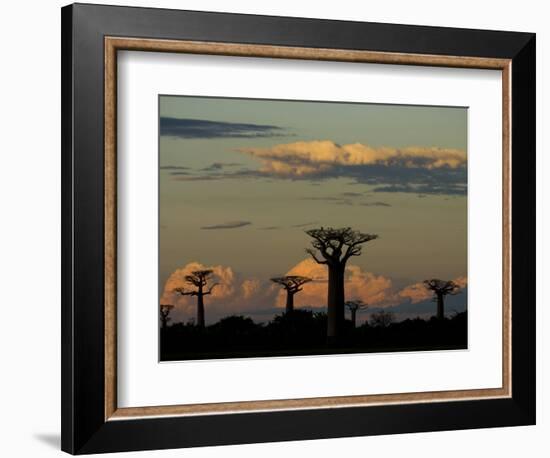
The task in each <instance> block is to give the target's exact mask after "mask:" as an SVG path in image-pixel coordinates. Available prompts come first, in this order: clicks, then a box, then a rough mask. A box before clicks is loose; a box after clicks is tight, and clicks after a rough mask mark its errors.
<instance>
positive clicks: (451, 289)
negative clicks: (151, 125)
mask: <svg viewBox="0 0 550 458" xmlns="http://www.w3.org/2000/svg"><path fill="white" fill-rule="evenodd" d="M158 109H159V119H158V123H159V124H158V128H159V142H158V148H159V151H158V154H159V171H158V173H159V223H158V224H159V226H158V230H159V260H158V261H159V279H158V285H159V299H160V300H159V304H158V307H159V315H158V324H159V359H160V361H184V360H198V359H221V358H246V357H277V356H301V355H328V354H349V353H372V352H408V351H434V350H439V351H454V350H464V349H467V348H468V238H467V228H468V199H467V195H468V186H467V183H468V174H467V170H468V167H467V166H468V162H467V160H468V154H467V146H468V108H467V107H458V106H416V105H395V104H380V103H363V102H361V103H356V102H347V101H319V100H271V99H249V98H225V97H206V96H186V95H174V94H163V95H159V98H158Z"/></svg>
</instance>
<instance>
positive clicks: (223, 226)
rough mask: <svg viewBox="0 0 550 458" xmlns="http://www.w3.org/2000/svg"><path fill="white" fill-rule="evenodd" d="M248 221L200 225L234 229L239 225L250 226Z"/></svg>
mask: <svg viewBox="0 0 550 458" xmlns="http://www.w3.org/2000/svg"><path fill="white" fill-rule="evenodd" d="M251 224H252V223H251V222H250V221H228V222H226V223H220V224H213V225H211V226H202V227H201V229H207V230H211V229H236V228H239V227H244V226H250V225H251Z"/></svg>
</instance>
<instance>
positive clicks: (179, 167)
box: [159, 165, 189, 170]
mask: <svg viewBox="0 0 550 458" xmlns="http://www.w3.org/2000/svg"><path fill="white" fill-rule="evenodd" d="M159 168H160V169H161V170H189V167H184V166H183V165H161V166H160V167H159Z"/></svg>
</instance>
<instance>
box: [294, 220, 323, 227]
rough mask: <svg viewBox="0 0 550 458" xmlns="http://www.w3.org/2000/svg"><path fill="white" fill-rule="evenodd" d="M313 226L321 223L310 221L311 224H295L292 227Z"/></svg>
mask: <svg viewBox="0 0 550 458" xmlns="http://www.w3.org/2000/svg"><path fill="white" fill-rule="evenodd" d="M313 224H319V221H310V222H309V223H300V224H294V225H292V226H290V227H307V226H312V225H313Z"/></svg>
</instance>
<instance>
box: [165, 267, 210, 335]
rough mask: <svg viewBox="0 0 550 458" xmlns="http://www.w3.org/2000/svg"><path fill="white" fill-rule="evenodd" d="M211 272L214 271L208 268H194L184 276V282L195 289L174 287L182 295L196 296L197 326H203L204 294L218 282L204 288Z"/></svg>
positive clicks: (208, 292)
mask: <svg viewBox="0 0 550 458" xmlns="http://www.w3.org/2000/svg"><path fill="white" fill-rule="evenodd" d="M213 272H214V271H213V270H210V269H207V270H194V271H193V272H191V274H190V275H186V276H185V283H188V284H190V285H193V286H195V287H196V288H197V289H196V290H193V291H187V290H186V289H185V287H183V288H175V289H174V291H175V292H176V293H179V294H181V295H182V296H197V326H198V327H200V328H204V296H208V295H209V294H212V290H213V289H214V287H216V286H218V284H219V283H214V284H212V286H210V288H209V289H208V290H205V286H206V284H207V283H208V280H209V279H210V276H211V275H212V273H213Z"/></svg>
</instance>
